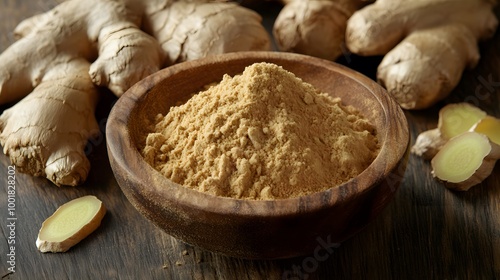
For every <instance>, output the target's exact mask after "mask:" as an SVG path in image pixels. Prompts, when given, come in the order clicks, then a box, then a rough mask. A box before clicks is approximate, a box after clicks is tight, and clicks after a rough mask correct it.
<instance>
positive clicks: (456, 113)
mask: <svg viewBox="0 0 500 280" xmlns="http://www.w3.org/2000/svg"><path fill="white" fill-rule="evenodd" d="M484 117H486V112H484V111H483V110H481V109H479V108H477V107H476V106H474V105H471V104H469V103H466V102H463V103H455V104H449V105H446V106H444V107H443V108H442V109H441V110H440V111H439V121H438V128H439V130H440V131H441V134H442V136H443V137H444V138H446V139H451V138H453V137H455V136H457V135H460V134H462V133H464V132H466V131H469V129H470V128H471V127H472V126H473V125H474V124H475V123H477V122H478V121H480V120H481V119H483V118H484Z"/></svg>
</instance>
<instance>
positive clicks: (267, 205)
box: [106, 51, 410, 217]
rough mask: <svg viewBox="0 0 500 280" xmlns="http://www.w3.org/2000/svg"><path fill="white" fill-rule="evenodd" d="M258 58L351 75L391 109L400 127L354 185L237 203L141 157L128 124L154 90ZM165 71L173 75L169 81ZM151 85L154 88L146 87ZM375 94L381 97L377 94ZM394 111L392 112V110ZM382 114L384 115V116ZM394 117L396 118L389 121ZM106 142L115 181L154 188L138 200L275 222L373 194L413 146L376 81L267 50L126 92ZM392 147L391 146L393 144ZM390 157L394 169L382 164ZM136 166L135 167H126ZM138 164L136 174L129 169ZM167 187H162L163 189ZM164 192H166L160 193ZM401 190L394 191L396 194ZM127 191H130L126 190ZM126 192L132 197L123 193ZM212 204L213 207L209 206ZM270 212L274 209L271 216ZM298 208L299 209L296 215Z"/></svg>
mask: <svg viewBox="0 0 500 280" xmlns="http://www.w3.org/2000/svg"><path fill="white" fill-rule="evenodd" d="M249 58H250V59H256V60H262V61H266V59H282V60H288V59H289V58H295V59H297V58H300V59H305V61H307V63H309V64H313V65H315V66H319V67H323V68H328V69H333V70H335V71H336V72H339V73H340V74H342V75H347V76H349V78H351V79H352V80H354V81H356V82H357V83H359V84H360V85H362V86H363V87H366V88H367V89H371V90H369V91H370V93H371V94H372V95H373V96H374V98H375V99H376V101H377V102H378V103H380V104H388V105H389V106H390V107H391V108H387V107H384V106H381V108H382V109H383V115H384V118H385V121H386V122H387V121H388V119H389V118H394V119H396V120H397V121H396V124H397V127H388V128H387V131H386V133H385V135H383V137H384V138H383V139H384V140H385V141H384V143H382V145H381V146H380V151H379V153H378V155H377V157H376V158H375V159H374V160H373V161H372V162H371V164H370V165H369V166H368V167H367V168H366V169H365V170H363V171H362V172H361V173H360V174H358V175H357V176H356V177H354V178H352V179H350V180H349V181H347V182H345V183H343V184H341V185H338V186H334V187H331V188H329V189H327V190H324V191H320V192H315V193H311V194H308V195H304V196H299V197H292V198H283V199H275V200H253V199H237V198H231V197H223V196H216V195H212V194H208V193H203V192H199V191H196V190H193V189H190V188H187V187H184V186H182V185H179V184H176V183H174V182H172V181H171V180H169V179H168V178H166V177H164V176H163V175H162V174H161V173H160V172H158V171H157V170H155V169H154V168H153V167H152V166H150V165H149V164H148V163H147V162H146V161H145V160H144V159H143V157H142V155H141V154H140V153H139V151H138V148H137V146H136V143H135V141H134V140H133V139H132V136H131V133H130V131H129V129H128V120H129V118H130V115H131V113H132V112H133V110H134V108H135V107H136V105H137V102H140V101H141V100H142V99H143V98H144V97H145V96H146V95H147V94H148V93H149V92H150V90H151V89H152V88H153V87H154V86H153V85H154V84H156V83H158V82H159V81H161V80H164V79H166V78H167V77H169V76H172V75H175V74H178V73H179V72H181V71H186V70H187V69H191V68H192V67H196V66H201V65H210V64H214V63H225V62H228V61H231V60H235V59H236V60H237V59H249ZM165 72H168V73H167V74H168V75H166V76H164V75H165ZM144 85H149V86H146V87H145V86H144ZM373 90H376V91H377V92H380V93H381V94H375V93H374V91H373ZM389 109H391V110H389ZM381 113H382V112H381ZM389 113H391V114H395V115H392V116H389ZM396 136H397V138H398V141H399V142H402V143H407V144H406V145H400V146H397V147H394V146H390V145H389V144H390V143H389V142H390V141H388V140H392V138H393V137H396ZM106 137H107V139H108V140H107V141H106V142H107V146H108V154H109V158H110V161H111V167H112V169H113V172H114V173H115V176H116V170H115V169H121V170H122V171H125V172H126V174H128V175H127V178H126V180H127V181H129V182H130V183H131V185H134V186H137V185H142V186H145V185H148V182H149V183H151V185H150V188H140V189H138V188H137V187H134V188H135V189H134V190H133V191H134V193H135V195H140V196H142V197H144V198H145V199H146V200H148V202H150V203H160V201H159V200H157V201H152V200H151V199H150V198H151V197H158V198H160V197H161V202H162V203H164V204H165V203H166V204H165V205H167V204H176V205H177V206H179V207H183V208H186V209H191V210H199V211H203V212H211V213H215V214H223V215H237V216H252V217H272V216H294V215H296V213H297V211H304V210H305V209H307V212H314V211H320V210H323V209H326V208H331V207H333V206H334V205H335V204H336V203H337V202H338V201H342V202H344V201H346V200H352V199H355V198H356V197H358V196H360V195H362V194H363V193H365V192H367V191H369V190H370V189H372V188H373V187H375V186H376V185H378V184H380V183H381V182H382V181H383V180H385V179H386V177H387V176H388V175H390V174H389V173H390V172H391V170H393V169H394V168H395V167H397V166H398V163H399V162H400V160H401V159H402V158H403V157H404V155H405V153H406V151H407V149H408V145H409V138H410V137H409V127H408V123H407V119H406V117H405V115H404V113H403V111H402V110H401V108H400V107H399V105H398V104H397V103H396V102H395V101H394V100H393V99H392V98H391V97H390V96H389V95H388V94H387V92H386V91H385V89H383V88H382V86H380V85H379V84H377V83H376V82H375V81H373V80H371V79H370V78H368V77H366V76H365V75H363V74H361V73H359V72H357V71H355V70H353V69H350V68H348V67H346V66H343V65H340V64H338V63H336V62H333V61H329V60H324V59H321V58H316V57H311V56H308V55H302V54H294V53H284V52H272V51H271V52H268V51H248V52H237V53H227V54H222V55H213V56H209V57H205V58H202V59H198V60H193V61H188V62H182V63H178V64H175V65H173V66H169V67H167V68H164V69H162V70H160V71H158V72H156V73H154V74H152V75H150V76H148V77H146V78H145V79H143V80H141V81H140V82H138V83H137V84H135V85H134V86H132V87H131V88H130V89H129V90H128V91H126V92H125V93H124V94H123V95H122V96H121V97H120V98H119V99H118V100H117V102H116V103H115V104H114V106H113V108H112V110H111V112H110V114H109V117H108V122H107V125H106ZM391 142H392V141H391ZM123 150H129V151H131V153H124V152H122V151H123ZM388 155H389V161H390V162H389V164H381V163H382V161H384V160H385V159H384V158H386V157H387V156H388ZM127 163H131V164H127ZM133 165H135V166H136V167H137V168H136V169H135V170H133V169H131V168H130V166H133ZM368 175H376V176H374V177H372V178H373V180H370V181H369V183H368V182H366V181H365V180H363V179H364V178H365V177H366V176H368ZM360 178H361V179H362V180H360ZM160 184H161V185H162V186H159V185H160ZM119 185H120V188H122V190H123V188H126V186H124V185H123V184H119ZM353 185H355V186H357V187H358V188H359V190H358V191H356V192H351V191H350V190H352V188H353ZM160 187H161V189H160ZM396 189H397V188H395V189H391V191H394V192H395V191H396ZM127 191H128V190H127ZM124 192H125V193H127V192H126V191H125V190H124ZM209 201H210V207H204V206H205V205H206V203H207V202H209ZM214 201H215V202H216V203H214ZM234 209H238V210H239V211H234ZM269 209H273V211H270V210H269ZM297 209H298V210H297Z"/></svg>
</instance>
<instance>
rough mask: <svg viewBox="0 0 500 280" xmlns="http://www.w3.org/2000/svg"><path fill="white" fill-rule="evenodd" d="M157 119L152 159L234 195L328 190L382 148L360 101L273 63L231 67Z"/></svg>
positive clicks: (147, 151)
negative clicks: (235, 70) (357, 105)
mask: <svg viewBox="0 0 500 280" xmlns="http://www.w3.org/2000/svg"><path fill="white" fill-rule="evenodd" d="M156 121H157V123H156V124H155V127H154V132H152V133H150V134H149V135H148V136H147V139H146V146H145V148H144V150H143V156H144V158H145V159H146V161H147V162H148V163H149V164H150V165H151V166H153V167H154V168H155V169H157V170H158V171H160V172H161V173H162V174H163V175H164V176H166V177H167V178H170V179H171V180H172V181H174V182H176V183H178V184H181V185H184V186H186V187H188V188H192V189H195V190H198V191H201V192H207V193H210V194H214V195H218V196H226V197H233V198H242V199H282V198H290V197H297V196H302V195H305V194H310V193H314V192H318V191H322V190H326V189H328V188H331V187H334V186H337V185H339V184H342V183H344V182H346V181H348V180H349V179H351V178H353V177H354V176H356V175H358V174H359V173H360V172H362V171H363V170H364V169H365V168H366V167H367V166H368V165H369V164H370V163H371V162H372V161H373V159H374V158H375V157H376V155H377V153H378V150H379V148H378V142H377V138H376V132H375V129H374V127H373V126H372V125H371V124H370V123H369V122H368V121H367V120H366V119H364V118H362V117H361V116H360V115H359V113H358V112H357V111H356V110H355V109H354V108H352V107H349V106H343V105H342V104H341V100H340V99H339V98H333V97H331V96H329V95H328V94H325V93H320V92H319V91H318V90H317V89H316V88H314V87H313V86H312V85H310V84H307V83H305V82H303V81H302V80H301V79H300V78H297V77H295V75H294V74H292V73H290V72H288V71H286V70H284V69H283V68H282V67H280V66H277V65H275V64H270V63H256V64H253V65H251V66H248V67H247V68H246V69H245V71H244V72H243V73H242V74H241V75H236V76H234V77H230V76H229V75H224V77H223V80H222V81H221V82H220V83H218V84H217V85H215V86H212V87H210V88H209V89H207V90H205V91H202V92H200V93H198V94H196V95H194V96H193V97H192V98H191V99H189V100H188V101H187V102H186V103H185V104H183V105H180V106H176V107H172V108H171V109H170V112H169V113H168V114H167V115H166V116H162V115H159V116H158V117H157V120H156Z"/></svg>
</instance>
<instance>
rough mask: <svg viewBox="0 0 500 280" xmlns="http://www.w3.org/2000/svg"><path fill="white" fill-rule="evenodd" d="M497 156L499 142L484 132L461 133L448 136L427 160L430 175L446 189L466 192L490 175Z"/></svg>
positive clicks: (499, 157) (498, 156)
mask: <svg viewBox="0 0 500 280" xmlns="http://www.w3.org/2000/svg"><path fill="white" fill-rule="evenodd" d="M477 157H478V158H477ZM498 159H500V146H499V145H497V144H495V143H493V142H491V141H490V140H489V139H488V137H487V136H486V135H484V134H480V133H476V132H465V133H463V134H461V135H458V136H456V137H453V138H452V139H450V140H449V141H448V142H447V143H446V144H445V145H444V146H443V147H442V148H441V150H440V151H439V152H438V153H437V154H436V156H435V157H434V158H433V159H432V160H431V165H432V175H433V176H434V177H435V178H437V179H438V180H439V181H441V182H443V183H444V185H445V186H446V187H447V188H449V189H452V190H456V191H467V190H469V189H470V188H471V187H473V186H475V185H477V184H479V183H481V182H482V181H484V180H485V179H486V178H487V177H488V176H489V175H490V174H491V172H492V171H493V168H494V167H495V164H496V161H497V160H498ZM479 161H480V162H479ZM471 165H472V167H471ZM456 166H458V168H457V167H456Z"/></svg>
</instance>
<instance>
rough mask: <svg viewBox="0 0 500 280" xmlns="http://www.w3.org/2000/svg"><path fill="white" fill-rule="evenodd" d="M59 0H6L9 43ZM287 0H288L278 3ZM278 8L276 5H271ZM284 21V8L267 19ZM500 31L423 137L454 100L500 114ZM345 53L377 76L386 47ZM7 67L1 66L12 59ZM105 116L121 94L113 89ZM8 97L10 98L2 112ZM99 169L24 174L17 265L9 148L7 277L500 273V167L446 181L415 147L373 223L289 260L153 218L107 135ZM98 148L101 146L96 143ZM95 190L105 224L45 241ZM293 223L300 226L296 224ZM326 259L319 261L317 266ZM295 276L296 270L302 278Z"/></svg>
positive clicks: (348, 61)
mask: <svg viewBox="0 0 500 280" xmlns="http://www.w3.org/2000/svg"><path fill="white" fill-rule="evenodd" d="M55 4H56V1H54V0H22V1H17V0H1V1H0V7H1V8H0V50H4V49H5V48H6V47H7V46H8V45H9V44H10V43H12V42H13V36H12V35H11V33H10V32H11V30H12V29H13V28H14V27H15V25H16V24H17V22H19V21H20V20H21V19H22V18H25V17H27V16H30V15H33V14H35V13H37V12H41V11H44V10H47V9H49V8H50V7H52V6H54V5H55ZM274 8H276V7H274ZM266 13H267V14H269V16H271V13H270V12H266ZM497 15H499V12H498V11H497ZM266 22H267V23H272V18H266ZM499 49H500V34H499V32H497V34H496V36H495V37H494V39H493V40H491V41H489V42H486V43H484V44H482V46H481V51H482V59H481V61H480V63H479V65H478V66H477V68H476V69H474V70H470V71H466V72H465V73H464V76H463V79H462V81H461V83H460V84H459V86H458V87H457V89H456V90H455V91H454V93H453V95H452V96H451V97H449V98H447V99H446V100H445V101H443V102H441V103H440V104H437V105H436V106H435V107H433V108H430V109H428V110H425V111H421V112H407V113H406V116H407V118H408V121H409V124H410V129H411V132H412V140H414V139H415V137H416V135H417V134H418V133H419V132H420V131H423V130H425V129H428V128H432V127H434V126H435V125H436V121H437V112H438V109H439V108H440V107H442V106H443V105H444V104H446V103H451V102H460V101H469V102H473V103H476V102H477V103H476V104H478V105H479V106H480V107H481V108H482V109H484V110H486V111H487V112H488V113H490V114H493V115H495V116H497V117H500V108H499V107H500V105H499V100H500V53H499ZM339 61H340V62H342V63H343V64H345V65H347V66H349V67H351V68H354V69H356V70H359V71H361V72H363V73H365V74H367V75H368V76H370V77H373V76H374V72H375V68H376V63H377V62H378V61H379V58H377V57H375V58H360V57H357V56H354V55H351V54H349V53H345V55H344V56H343V57H342V58H341V59H339ZM0 67H1V66H0ZM103 96H104V98H103V100H102V101H101V103H100V105H99V110H98V120H99V121H100V122H101V124H102V127H104V124H105V123H106V117H107V114H108V113H109V110H110V108H111V106H112V104H113V102H114V101H115V100H114V98H113V97H112V96H111V95H110V94H109V93H107V92H103ZM5 108H6V107H0V111H1V110H3V109H5ZM91 147H92V149H91V152H90V153H89V158H90V161H91V163H92V171H91V173H90V176H89V179H88V181H87V182H86V183H85V184H84V185H83V186H80V187H78V188H62V189H59V188H57V187H55V186H54V185H52V184H51V183H49V182H48V181H47V180H45V179H39V178H32V177H30V176H26V175H23V174H20V173H17V174H16V187H17V188H16V190H17V192H16V216H17V218H18V219H17V220H16V251H15V252H16V272H15V273H13V274H8V270H7V268H8V264H7V262H6V261H7V259H8V257H7V254H8V249H9V248H8V246H7V245H8V244H7V242H6V240H7V237H8V235H9V231H8V229H7V227H6V223H7V217H8V214H7V182H6V181H5V178H6V175H7V166H8V165H9V162H8V158H7V157H5V156H4V155H0V180H1V181H0V186H1V190H0V193H1V196H0V219H1V220H2V222H1V223H2V226H1V230H2V237H3V238H4V241H3V242H1V244H0V253H1V256H0V260H1V263H0V275H2V276H3V277H4V278H5V279H228V280H229V279H283V278H285V279H286V278H287V276H289V277H288V278H289V279H306V276H307V279H367V278H368V279H498V278H500V219H499V218H498V217H499V216H500V167H499V165H498V164H497V166H496V169H495V171H494V173H495V174H494V175H493V176H491V177H489V178H488V179H487V180H486V181H485V182H484V183H483V184H481V185H480V186H477V187H474V188H473V189H471V190H470V191H468V192H466V193H456V192H452V191H450V190H447V189H446V188H444V187H443V186H442V185H441V184H439V183H437V182H436V181H434V180H433V179H432V178H431V177H430V175H429V174H430V168H429V165H428V163H427V162H425V161H423V160H421V159H419V158H417V157H415V156H410V158H409V163H408V169H407V171H406V173H405V177H404V180H403V183H402V185H401V187H400V189H399V191H398V192H397V194H396V197H395V198H394V200H393V201H392V203H391V204H390V205H389V207H388V208H387V209H386V210H384V212H383V213H382V215H380V216H379V217H378V218H377V219H376V220H375V221H374V222H373V223H371V224H370V225H369V226H368V227H367V228H366V229H365V230H364V231H362V232H360V233H359V234H357V235H356V236H354V237H353V238H351V239H349V240H347V241H345V242H343V243H341V244H340V246H339V247H338V248H335V249H334V250H332V251H331V252H327V253H328V255H327V258H326V259H324V260H323V259H322V260H317V261H315V259H314V256H313V255H311V256H305V257H297V258H293V259H286V260H280V261H247V260H241V259H235V258H229V257H225V256H222V255H219V254H214V253H210V252H207V251H203V250H200V249H198V248H194V247H192V246H189V245H186V244H184V243H182V242H179V241H177V240H176V239H174V238H172V237H171V236H169V235H167V234H165V233H164V232H163V231H161V230H160V229H158V228H156V227H155V226H153V225H152V224H151V223H150V222H148V221H147V220H146V219H145V218H143V217H142V216H141V215H140V214H139V213H138V212H137V211H136V210H135V209H134V208H133V207H132V205H131V204H130V203H129V202H128V201H127V200H126V198H125V196H124V195H123V193H122V192H121V190H120V189H119V188H118V186H117V184H116V181H115V179H114V177H113V176H112V174H111V169H110V166H109V163H108V158H107V154H106V147H105V139H103V138H101V140H100V141H95V143H93V144H92V145H91ZM89 150H90V149H89ZM85 194H93V195H96V196H98V197H99V198H100V199H102V200H103V202H104V203H105V204H106V206H107V208H108V210H109V212H108V213H107V214H106V216H105V218H104V220H103V224H102V226H101V227H100V228H99V229H98V230H97V231H96V232H94V233H93V234H92V235H91V236H89V237H88V238H87V239H85V240H84V241H82V242H81V243H80V244H78V245H77V246H75V247H74V248H72V249H71V250H70V251H68V252H67V253H64V254H42V253H39V252H38V251H37V250H36V247H35V240H36V235H37V233H38V230H39V227H40V226H41V223H42V222H43V220H44V219H45V218H46V217H48V216H49V215H50V214H51V213H52V212H53V211H54V210H55V209H56V208H57V207H58V206H59V205H61V204H63V203H64V202H66V201H67V200H69V199H71V198H75V197H79V196H82V195H85ZM290 234H293V233H290ZM316 264H317V265H316ZM293 277H295V278H293Z"/></svg>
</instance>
